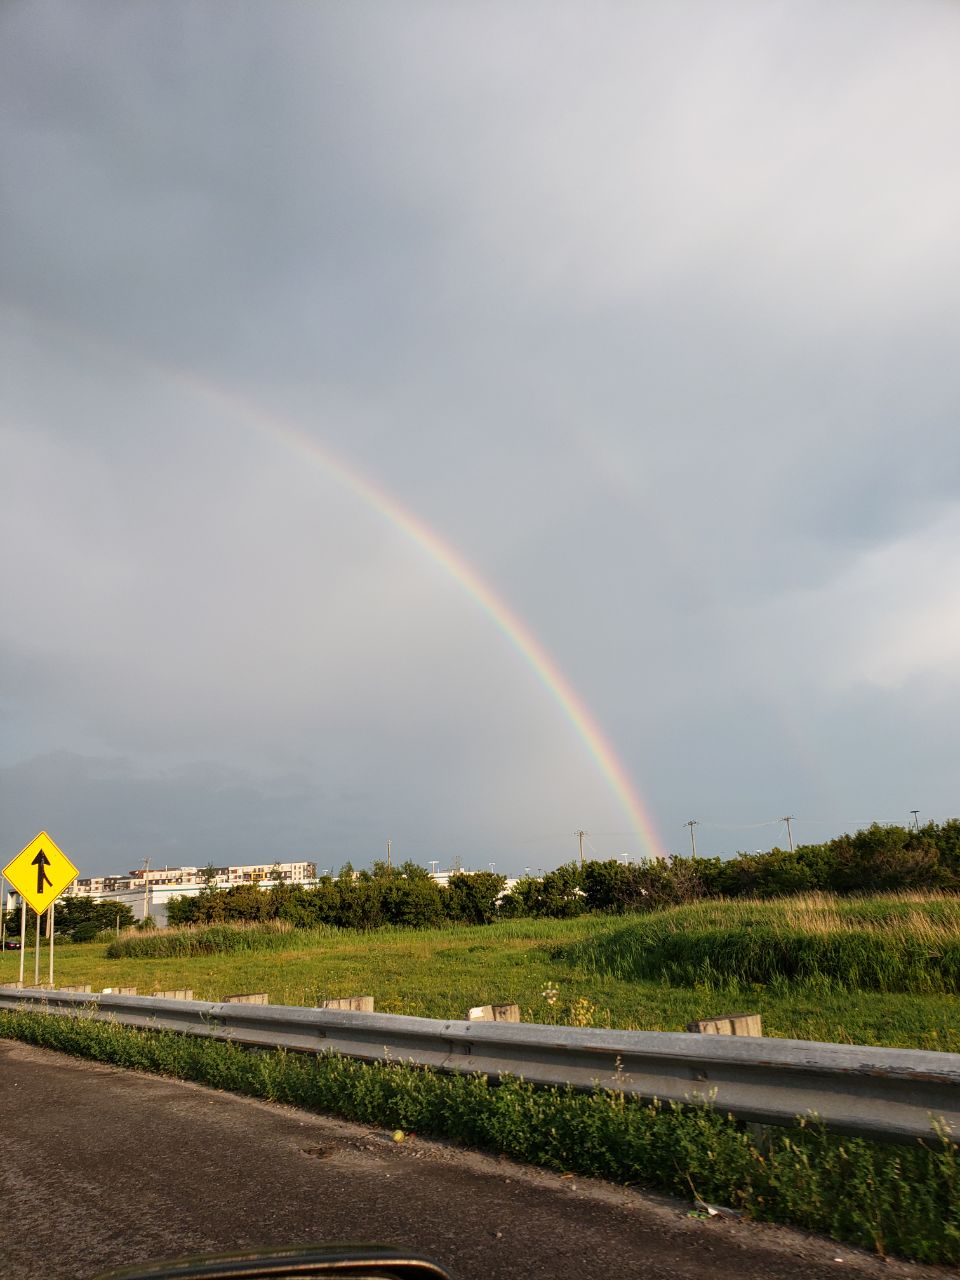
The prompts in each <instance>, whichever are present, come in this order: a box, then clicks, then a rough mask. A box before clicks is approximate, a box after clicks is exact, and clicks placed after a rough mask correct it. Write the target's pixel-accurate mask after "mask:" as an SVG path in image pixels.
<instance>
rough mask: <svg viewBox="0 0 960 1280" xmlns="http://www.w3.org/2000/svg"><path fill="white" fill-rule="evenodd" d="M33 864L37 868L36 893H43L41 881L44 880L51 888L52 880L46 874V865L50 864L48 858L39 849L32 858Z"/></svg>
mask: <svg viewBox="0 0 960 1280" xmlns="http://www.w3.org/2000/svg"><path fill="white" fill-rule="evenodd" d="M32 865H33V866H35V867H36V868H37V893H43V882H44V881H46V882H47V884H48V885H49V886H50V888H51V889H52V888H53V881H52V880H51V879H50V877H49V876H48V875H47V867H49V866H50V865H51V862H50V859H49V858H48V857H47V855H46V854H45V853H44V852H43V850H42V849H41V850H40V852H39V853H38V854H37V856H36V857H35V858H34V860H33V864H32Z"/></svg>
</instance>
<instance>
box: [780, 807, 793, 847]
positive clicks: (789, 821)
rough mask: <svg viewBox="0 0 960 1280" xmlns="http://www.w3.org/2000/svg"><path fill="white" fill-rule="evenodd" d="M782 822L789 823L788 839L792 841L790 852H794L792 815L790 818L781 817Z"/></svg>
mask: <svg viewBox="0 0 960 1280" xmlns="http://www.w3.org/2000/svg"><path fill="white" fill-rule="evenodd" d="M780 821H781V822H785V823H786V824H787V840H788V841H789V842H790V852H791V853H793V832H792V831H791V830H790V823H791V822H792V821H793V817H792V815H791V816H790V817H789V818H781V819H780Z"/></svg>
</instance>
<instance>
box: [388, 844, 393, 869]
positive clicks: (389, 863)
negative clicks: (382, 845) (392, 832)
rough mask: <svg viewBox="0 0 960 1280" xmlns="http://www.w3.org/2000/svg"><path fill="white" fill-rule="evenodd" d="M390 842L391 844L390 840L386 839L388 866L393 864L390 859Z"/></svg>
mask: <svg viewBox="0 0 960 1280" xmlns="http://www.w3.org/2000/svg"><path fill="white" fill-rule="evenodd" d="M391 844H392V841H390V840H388V841H387V866H388V867H390V866H392V865H393V864H392V863H391V861H390V845H391Z"/></svg>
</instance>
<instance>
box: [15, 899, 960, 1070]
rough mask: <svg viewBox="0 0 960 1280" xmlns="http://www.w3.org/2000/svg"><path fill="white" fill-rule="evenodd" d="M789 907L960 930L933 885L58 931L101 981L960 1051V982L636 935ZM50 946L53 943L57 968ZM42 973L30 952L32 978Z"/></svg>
mask: <svg viewBox="0 0 960 1280" xmlns="http://www.w3.org/2000/svg"><path fill="white" fill-rule="evenodd" d="M683 913H687V914H686V915H684V914H683ZM778 922H779V923H780V925H781V926H782V931H783V930H786V932H787V933H789V932H791V931H796V930H797V929H799V928H800V926H801V925H804V924H805V925H806V932H807V933H808V934H813V935H816V936H819V937H821V938H822V939H824V940H826V941H827V942H829V941H830V940H831V939H833V938H836V937H844V938H850V937H852V938H854V939H855V940H856V939H858V938H859V937H860V935H861V934H863V933H865V932H866V933H868V934H869V933H870V932H871V931H873V932H874V933H876V934H877V936H879V937H881V938H885V939H886V940H887V944H888V946H887V952H890V948H891V947H893V945H894V944H893V943H891V942H890V940H891V939H893V940H894V942H896V940H897V939H900V940H901V941H904V940H905V942H904V945H905V946H907V943H909V946H907V950H908V951H909V954H910V955H912V956H914V958H915V953H914V951H913V950H910V948H912V947H913V946H914V943H915V941H916V939H917V938H918V937H919V938H921V941H922V947H925V948H926V950H922V948H921V952H919V953H916V954H921V955H922V956H934V955H935V954H937V947H940V948H941V950H942V949H943V948H944V947H945V946H947V945H948V944H949V941H950V939H951V938H952V937H953V935H954V933H955V932H956V931H957V930H958V929H960V904H958V903H957V902H956V900H951V899H946V898H940V897H931V896H927V897H923V898H921V897H919V896H914V897H888V898H872V899H863V900H848V901H840V902H837V901H834V900H832V899H827V898H816V899H813V898H806V899H797V900H784V901H783V902H772V903H771V902H767V903H762V904H761V903H708V904H700V905H698V906H695V907H688V908H679V909H675V910H674V911H672V912H670V911H667V912H653V913H649V914H647V915H641V916H621V917H616V918H609V917H579V918H576V919H573V920H518V921H505V922H502V923H499V924H495V925H487V926H477V927H472V928H471V927H450V928H446V929H438V930H423V931H418V930H400V929H386V930H381V931H378V932H376V933H358V932H352V931H347V930H344V931H336V930H332V929H324V930H317V931H310V930H301V931H290V932H286V933H283V932H281V933H279V934H278V933H277V931H276V930H273V931H272V933H273V936H272V937H271V939H270V943H271V945H270V949H261V948H258V949H249V950H243V951H235V952H232V953H230V954H212V955H199V956H171V957H167V958H148V957H143V956H127V957H124V958H119V959H109V958H108V957H107V955H106V952H107V946H106V945H105V944H102V943H83V944H76V945H71V944H59V943H58V945H57V958H56V980H57V982H58V984H67V983H90V984H91V986H92V988H93V989H94V990H95V991H97V990H102V988H104V987H116V986H120V985H125V986H126V985H131V986H136V987H137V988H138V989H139V991H140V992H141V993H143V994H149V993H150V992H151V991H157V990H169V989H172V988H178V987H189V988H192V990H193V991H194V993H195V995H196V997H197V998H198V999H210V1000H214V999H220V998H222V997H223V996H225V995H229V994H234V993H239V992H245V991H266V992H267V993H268V995H269V998H270V1000H271V1002H273V1003H282V1004H299V1005H312V1004H315V1003H316V1002H317V1000H318V999H319V998H322V997H327V996H346V995H372V996H374V998H375V1000H376V1006H377V1009H378V1010H382V1011H383V1012H387V1013H409V1014H419V1015H423V1016H427V1017H439V1018H462V1017H464V1016H465V1014H466V1010H467V1009H468V1008H469V1007H470V1006H471V1005H476V1004H490V1003H505V1002H509V1001H514V1002H516V1003H518V1004H519V1005H520V1007H521V1010H522V1016H523V1018H524V1019H525V1020H528V1021H535V1022H563V1023H573V1024H576V1025H596V1026H604V1025H612V1026H618V1027H624V1028H635V1029H640V1030H656V1031H675V1030H682V1029H683V1027H684V1025H685V1024H686V1023H687V1022H689V1021H692V1020H693V1019H694V1018H701V1017H713V1016H718V1015H722V1014H729V1013H738V1012H751V1011H757V1012H760V1013H761V1014H762V1015H763V1025H764V1032H765V1034H768V1035H775V1036H787V1037H791V1038H795V1039H805V1040H826V1041H834V1042H838V1043H859V1044H881V1045H894V1046H900V1047H905V1048H924V1049H939V1050H949V1051H951V1052H960V1002H958V997H957V995H956V994H955V992H951V991H930V990H929V986H928V987H927V990H926V991H925V992H924V990H923V986H922V984H921V987H920V992H918V991H916V990H906V991H901V990H879V991H877V990H857V989H844V988H843V986H842V984H841V983H840V982H839V981H838V978H837V976H836V975H830V974H823V973H820V974H819V976H818V975H817V974H816V973H812V974H810V975H808V976H807V977H806V978H802V977H801V978H797V977H796V976H795V977H793V978H790V977H788V976H784V975H782V974H781V975H779V976H778V975H774V978H773V980H771V981H767V982H760V981H752V980H748V979H746V978H744V977H743V976H738V970H737V968H736V966H735V965H728V966H727V968H726V970H725V969H724V966H723V965H722V964H719V963H713V964H712V966H711V967H710V968H709V969H701V970H700V971H699V972H698V971H697V969H696V968H691V969H688V971H687V974H686V978H684V976H683V974H682V973H679V972H673V973H672V974H668V975H667V976H662V975H661V976H654V975H655V973H656V971H655V970H654V969H650V970H648V972H647V975H646V976H644V975H643V974H642V973H638V972H637V960H636V956H637V945H640V950H641V951H642V949H643V948H642V943H643V940H644V939H647V940H650V939H653V940H654V941H655V940H656V939H658V938H659V939H660V940H661V942H662V940H663V938H664V937H668V936H673V937H675V938H676V937H680V938H686V939H688V944H689V947H691V948H693V952H692V953H695V952H696V948H697V947H700V946H701V944H702V939H703V938H704V937H705V936H707V935H714V934H717V935H719V938H718V942H717V945H714V948H713V955H714V959H715V960H716V957H717V955H718V954H719V952H718V945H719V943H722V942H723V938H724V937H725V936H726V937H731V936H739V937H741V939H742V937H743V936H744V935H747V936H749V934H750V931H751V929H753V930H754V931H755V932H756V933H757V936H760V935H762V934H763V933H764V931H769V930H773V929H775V928H776V926H777V924H778ZM722 926H725V927H722ZM671 931H672V932H671ZM134 937H135V936H134ZM629 939H633V944H634V945H633V949H632V950H631V948H630V947H628V946H627V945H626V942H627V940H629ZM637 939H639V940H640V944H637ZM250 941H251V942H252V941H253V938H251V939H250ZM651 945H653V944H652V943H651ZM901 949H902V948H901ZM895 951H896V948H895V947H894V952H891V954H894V953H895ZM887 952H884V954H887ZM692 953H691V954H692ZM736 954H741V955H742V954H743V952H742V949H741V952H737V953H736ZM751 954H752V953H751ZM831 954H834V955H835V954H840V953H838V952H831ZM46 960H47V955H46V952H45V951H44V952H43V955H42V964H41V975H42V976H45V974H46ZM647 962H648V957H647V958H646V959H644V960H643V963H644V964H646V963H647ZM911 963H912V962H911ZM930 963H931V964H933V961H930ZM17 967H18V957H17V955H16V954H15V953H13V952H5V953H2V954H0V981H2V982H9V981H13V980H15V979H16V977H17ZM32 975H33V956H32V954H31V953H30V952H28V954H27V956H26V976H27V979H28V981H29V980H31V979H32ZM550 986H552V987H554V988H555V989H556V991H557V995H556V997H555V999H554V1000H553V1002H551V1001H550V999H549V998H547V997H545V996H544V992H545V991H546V990H547V989H548V987H550Z"/></svg>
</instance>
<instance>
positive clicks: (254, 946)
mask: <svg viewBox="0 0 960 1280" xmlns="http://www.w3.org/2000/svg"><path fill="white" fill-rule="evenodd" d="M338 933H340V930H339V929H335V928H334V927H333V926H332V925H318V926H316V927H315V928H312V929H294V927H293V925H291V924H287V923H285V922H284V921H282V920H270V921H267V922H266V923H265V924H206V925H185V926H184V927H183V928H180V929H148V930H146V931H145V932H143V933H127V934H124V936H123V937H121V938H117V939H115V940H114V941H113V942H111V943H110V945H109V946H108V947H107V957H108V958H109V959H111V960H123V959H126V958H130V959H153V960H165V959H169V958H171V957H179V956H213V955H228V954H232V953H235V952H242V951H287V950H289V949H290V948H297V949H302V948H304V947H313V946H316V945H317V944H318V943H319V942H325V941H328V940H329V939H330V938H334V937H336V936H337V934H338Z"/></svg>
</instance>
